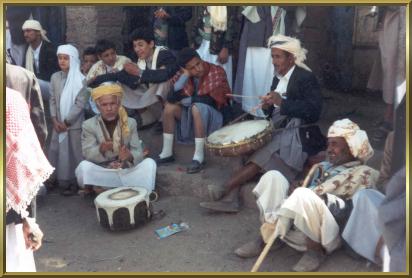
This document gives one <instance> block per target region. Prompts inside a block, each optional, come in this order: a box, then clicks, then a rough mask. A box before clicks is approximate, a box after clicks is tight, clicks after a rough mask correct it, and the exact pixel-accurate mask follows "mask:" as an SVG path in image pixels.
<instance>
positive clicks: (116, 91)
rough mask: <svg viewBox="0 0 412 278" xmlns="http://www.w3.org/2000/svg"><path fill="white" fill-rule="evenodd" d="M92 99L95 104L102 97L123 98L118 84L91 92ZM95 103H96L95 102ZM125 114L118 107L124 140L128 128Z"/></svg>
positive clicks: (103, 86) (127, 133)
mask: <svg viewBox="0 0 412 278" xmlns="http://www.w3.org/2000/svg"><path fill="white" fill-rule="evenodd" d="M91 96H92V99H93V100H94V101H95V102H96V100H98V99H99V98H101V97H102V96H116V97H119V98H120V100H121V99H122V97H123V89H122V87H121V86H120V85H118V84H110V85H101V86H99V87H97V88H95V89H93V90H92V93H91ZM96 103H97V102H96ZM127 118H128V117H127V112H126V110H125V109H124V108H123V106H122V105H120V108H119V119H120V129H121V131H122V137H123V138H125V137H127V136H128V135H129V132H130V131H129V126H128V124H127Z"/></svg>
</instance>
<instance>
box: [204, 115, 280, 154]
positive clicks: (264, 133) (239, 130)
mask: <svg viewBox="0 0 412 278" xmlns="http://www.w3.org/2000/svg"><path fill="white" fill-rule="evenodd" d="M271 139H272V124H271V123H270V122H269V121H267V120H255V121H253V120H252V121H244V122H240V123H235V124H232V125H228V126H225V127H223V128H221V129H219V130H216V131H215V132H213V133H212V134H210V135H209V136H208V137H207V139H206V148H207V149H208V150H209V151H210V152H212V153H214V154H216V155H219V156H239V155H244V154H249V153H251V152H252V151H256V150H258V149H260V148H261V147H263V146H264V145H266V144H267V143H268V142H269V141H270V140H271Z"/></svg>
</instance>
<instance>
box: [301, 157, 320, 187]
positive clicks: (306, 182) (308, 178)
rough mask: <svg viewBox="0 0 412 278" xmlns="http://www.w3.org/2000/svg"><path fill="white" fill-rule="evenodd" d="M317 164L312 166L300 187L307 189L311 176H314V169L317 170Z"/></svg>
mask: <svg viewBox="0 0 412 278" xmlns="http://www.w3.org/2000/svg"><path fill="white" fill-rule="evenodd" d="M318 167H319V163H316V164H313V166H312V168H310V171H309V173H308V174H307V175H306V177H305V179H304V180H303V183H302V187H307V186H308V184H309V182H310V180H311V179H312V176H313V175H314V174H315V171H316V169H318Z"/></svg>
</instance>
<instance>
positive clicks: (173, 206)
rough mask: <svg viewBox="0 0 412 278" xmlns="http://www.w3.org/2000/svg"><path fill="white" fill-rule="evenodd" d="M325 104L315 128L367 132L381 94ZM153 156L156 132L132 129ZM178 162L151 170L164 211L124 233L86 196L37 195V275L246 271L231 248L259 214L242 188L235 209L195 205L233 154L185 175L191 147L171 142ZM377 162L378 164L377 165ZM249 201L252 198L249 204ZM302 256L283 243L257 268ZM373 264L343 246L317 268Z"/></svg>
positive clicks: (246, 262)
mask: <svg viewBox="0 0 412 278" xmlns="http://www.w3.org/2000/svg"><path fill="white" fill-rule="evenodd" d="M323 96H324V100H325V105H324V111H323V114H322V118H321V121H320V125H321V127H322V130H323V131H325V132H326V130H327V127H328V126H329V125H330V124H331V123H332V122H333V121H334V120H336V119H338V118H343V117H349V118H351V119H352V120H354V121H355V122H357V123H359V125H360V126H361V128H364V129H366V130H367V131H368V132H370V131H371V130H372V122H374V121H376V119H378V118H380V117H381V115H382V111H383V108H384V106H383V103H382V101H381V96H380V95H371V94H367V93H362V92H360V93H352V94H350V95H344V94H337V93H334V92H331V91H324V92H323ZM139 134H140V135H141V137H142V138H143V141H144V142H145V143H146V145H148V146H149V148H150V149H151V155H152V156H153V157H154V156H155V155H156V154H158V153H159V152H160V148H161V136H160V135H158V136H154V135H153V133H152V130H150V129H149V130H143V131H141V132H139ZM175 151H176V152H177V153H178V155H177V161H178V162H177V163H175V164H171V165H168V166H162V167H159V168H158V179H157V184H156V185H157V187H158V188H159V192H160V199H159V201H158V202H156V203H154V208H155V210H159V209H162V210H164V211H165V212H166V216H165V217H164V218H162V219H158V220H153V221H151V222H149V223H147V224H145V225H144V226H142V227H140V228H137V229H134V230H130V231H125V232H110V231H107V230H105V229H104V228H102V227H101V226H100V225H99V223H98V221H97V217H96V209H95V208H94V207H93V206H92V201H91V200H90V199H85V198H83V197H81V196H72V197H63V196H61V195H60V194H58V193H57V192H56V191H52V192H51V193H49V194H47V195H46V196H44V197H42V198H41V199H40V200H39V208H38V223H39V224H40V226H41V228H42V230H43V232H44V234H45V238H44V245H43V247H42V248H41V249H40V250H39V251H37V252H36V254H35V259H36V264H37V269H38V271H39V272H67V271H68V272H248V271H250V269H251V267H252V266H253V264H254V263H255V260H256V259H241V258H238V257H236V255H234V253H233V250H234V249H235V248H237V247H238V246H239V245H241V244H243V243H245V242H247V241H249V240H251V239H254V238H255V237H256V236H257V235H258V230H257V229H258V227H259V220H258V211H257V209H256V207H255V206H254V203H253V196H251V193H250V190H251V188H253V186H254V184H256V182H254V183H251V184H250V185H249V191H248V192H246V193H244V195H248V196H246V197H245V196H244V199H249V201H248V202H246V203H247V204H246V205H245V206H244V209H242V211H241V212H240V213H237V214H215V213H209V212H207V211H206V210H203V209H202V208H200V207H199V202H200V201H202V200H205V199H207V193H206V189H205V187H206V185H207V184H208V183H210V182H223V181H224V179H226V178H227V177H228V176H229V175H230V172H232V170H233V168H236V167H238V166H239V165H240V161H235V159H232V160H230V159H227V158H217V157H211V155H208V156H207V161H208V164H207V165H206V168H205V169H204V170H203V171H202V172H201V173H199V174H195V175H187V174H186V173H184V170H182V169H184V166H185V163H188V162H190V160H191V155H192V151H193V150H192V148H191V147H190V146H177V148H176V149H175ZM378 162H379V161H377V164H376V165H379V164H378ZM250 200H252V201H250ZM181 221H183V222H186V223H188V225H189V227H190V229H189V230H187V231H183V232H180V233H178V234H175V235H172V236H170V237H168V238H164V239H158V238H157V236H156V235H155V230H156V229H158V228H161V227H163V226H166V225H168V224H170V223H178V222H181ZM300 256H301V254H300V253H299V252H297V251H295V250H294V249H292V248H290V247H288V246H285V247H283V248H282V249H280V250H276V251H272V252H270V253H269V255H268V257H267V258H266V260H265V261H264V263H263V265H262V266H261V269H260V271H264V272H288V271H291V268H292V267H293V265H294V264H295V263H296V262H297V261H298V260H299V258H300ZM379 270H380V268H379V267H377V266H375V265H372V264H370V263H368V262H367V261H366V260H364V259H362V258H352V257H350V256H349V255H348V254H347V253H346V252H345V251H344V250H338V251H337V252H335V253H333V254H332V255H330V256H328V258H327V259H326V261H325V262H324V264H323V265H322V266H321V268H320V269H319V271H325V272H330V271H332V272H341V271H342V272H370V271H379Z"/></svg>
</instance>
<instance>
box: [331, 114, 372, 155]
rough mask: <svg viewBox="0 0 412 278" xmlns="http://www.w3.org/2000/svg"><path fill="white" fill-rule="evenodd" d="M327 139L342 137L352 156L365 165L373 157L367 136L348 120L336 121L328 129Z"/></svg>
mask: <svg viewBox="0 0 412 278" xmlns="http://www.w3.org/2000/svg"><path fill="white" fill-rule="evenodd" d="M328 137H343V138H345V140H346V143H347V144H348V146H349V149H350V152H351V153H352V155H353V156H354V157H355V158H357V159H359V160H360V161H362V162H363V163H365V162H366V161H367V160H368V159H369V158H371V157H372V156H373V149H372V147H371V145H370V144H369V140H368V135H367V134H366V132H365V131H364V130H361V129H360V128H359V126H358V125H357V124H355V123H354V122H352V121H351V120H349V119H343V120H338V121H335V122H334V123H333V125H332V126H331V127H330V128H329V131H328Z"/></svg>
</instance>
